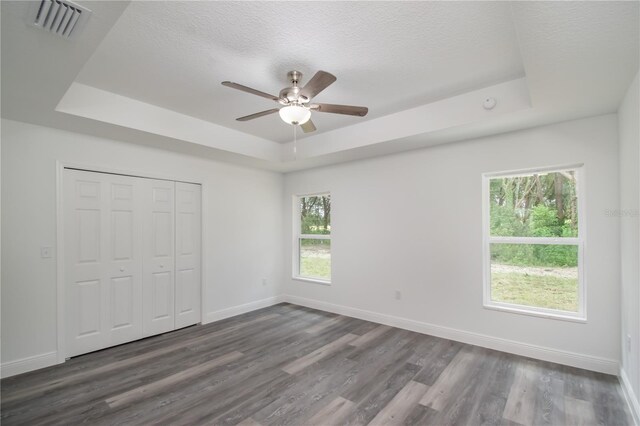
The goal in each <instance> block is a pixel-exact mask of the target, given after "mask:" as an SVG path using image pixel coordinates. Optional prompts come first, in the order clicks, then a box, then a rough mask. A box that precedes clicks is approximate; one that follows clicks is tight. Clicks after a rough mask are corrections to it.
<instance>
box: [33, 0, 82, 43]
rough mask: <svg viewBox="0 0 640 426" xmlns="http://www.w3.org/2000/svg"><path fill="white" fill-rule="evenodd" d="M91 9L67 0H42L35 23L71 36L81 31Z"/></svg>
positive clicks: (55, 32)
mask: <svg viewBox="0 0 640 426" xmlns="http://www.w3.org/2000/svg"><path fill="white" fill-rule="evenodd" d="M90 13H91V11H90V10H89V9H87V8H85V7H82V6H78V5H77V4H75V3H72V2H70V1H65V0H41V1H40V3H39V4H38V9H37V12H36V13H35V19H34V21H33V24H34V25H35V26H36V27H39V28H42V29H43V30H47V31H50V32H52V33H54V34H57V35H59V36H62V37H65V38H69V37H71V36H72V35H74V34H76V33H78V32H79V30H80V27H81V26H82V25H83V23H84V22H85V21H86V18H87V17H88V15H89V14H90Z"/></svg>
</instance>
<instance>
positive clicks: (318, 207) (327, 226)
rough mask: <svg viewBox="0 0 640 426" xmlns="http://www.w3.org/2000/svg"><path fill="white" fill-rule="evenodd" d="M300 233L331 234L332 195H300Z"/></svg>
mask: <svg viewBox="0 0 640 426" xmlns="http://www.w3.org/2000/svg"><path fill="white" fill-rule="evenodd" d="M300 233H301V234H324V235H328V234H331V196H330V195H321V196H317V197H300Z"/></svg>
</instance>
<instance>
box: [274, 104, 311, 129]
mask: <svg viewBox="0 0 640 426" xmlns="http://www.w3.org/2000/svg"><path fill="white" fill-rule="evenodd" d="M278 113H279V114H280V118H282V121H284V122H285V123H287V124H292V125H300V124H304V123H306V122H307V121H309V119H310V118H311V111H309V109H307V108H305V107H303V106H301V105H295V104H294V105H289V106H286V107H283V108H280V110H279V111H278Z"/></svg>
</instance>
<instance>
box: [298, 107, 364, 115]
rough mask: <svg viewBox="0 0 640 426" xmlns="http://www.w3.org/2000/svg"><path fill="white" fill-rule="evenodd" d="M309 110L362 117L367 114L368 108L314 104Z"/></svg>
mask: <svg viewBox="0 0 640 426" xmlns="http://www.w3.org/2000/svg"><path fill="white" fill-rule="evenodd" d="M310 108H311V109H313V110H316V111H318V112H330V113H332V114H345V115H357V116H360V117H364V116H365V115H367V113H368V112H369V108H367V107H362V106H353V105H335V104H314V105H311V106H310Z"/></svg>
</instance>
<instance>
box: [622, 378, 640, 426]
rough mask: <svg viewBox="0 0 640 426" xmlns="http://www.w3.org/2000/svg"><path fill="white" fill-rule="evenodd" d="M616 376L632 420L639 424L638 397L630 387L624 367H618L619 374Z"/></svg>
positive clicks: (639, 406) (639, 409) (639, 405)
mask: <svg viewBox="0 0 640 426" xmlns="http://www.w3.org/2000/svg"><path fill="white" fill-rule="evenodd" d="M618 377H619V379H620V387H621V388H622V393H623V394H624V399H626V400H627V404H628V405H629V411H630V412H631V416H632V417H633V422H634V423H635V424H636V426H637V425H640V403H638V397H637V396H636V393H635V392H634V391H633V388H632V387H631V382H630V381H629V376H627V372H626V371H624V368H620V375H619V376H618Z"/></svg>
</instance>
